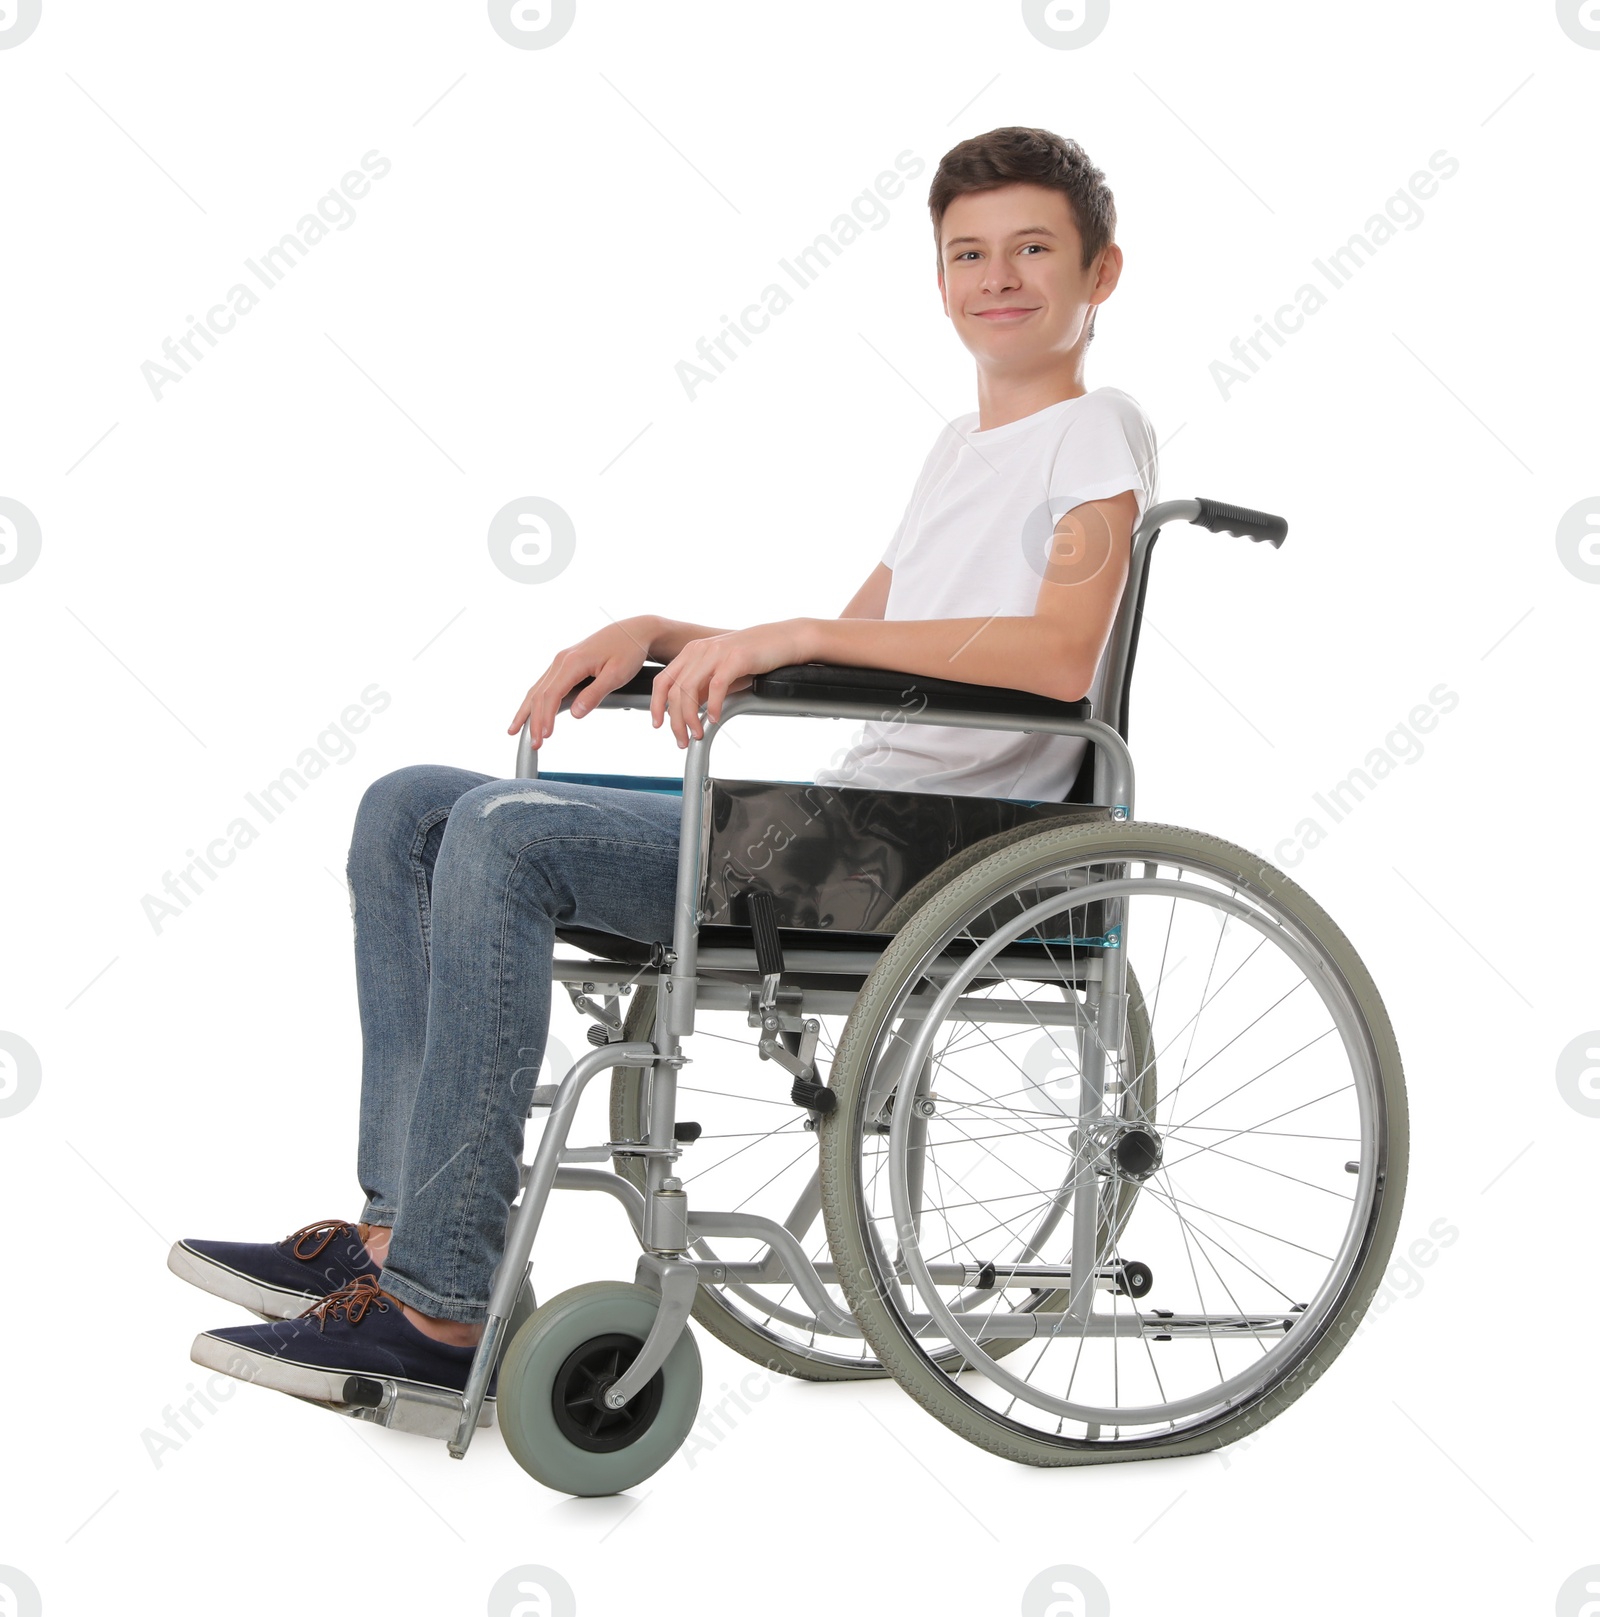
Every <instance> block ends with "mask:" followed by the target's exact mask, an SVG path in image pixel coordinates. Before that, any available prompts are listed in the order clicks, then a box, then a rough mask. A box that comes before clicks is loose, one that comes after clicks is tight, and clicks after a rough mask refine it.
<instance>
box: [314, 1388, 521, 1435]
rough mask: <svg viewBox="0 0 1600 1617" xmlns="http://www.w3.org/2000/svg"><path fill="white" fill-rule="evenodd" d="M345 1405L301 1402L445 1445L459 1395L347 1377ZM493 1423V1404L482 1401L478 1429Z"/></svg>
mask: <svg viewBox="0 0 1600 1617" xmlns="http://www.w3.org/2000/svg"><path fill="white" fill-rule="evenodd" d="M344 1396H345V1402H344V1403H342V1404H324V1403H321V1402H319V1401H318V1400H317V1399H315V1398H305V1399H302V1400H301V1402H302V1403H307V1404H314V1405H315V1406H316V1407H317V1408H318V1409H331V1410H332V1411H333V1412H334V1414H336V1415H348V1416H350V1418H351V1419H352V1420H360V1421H368V1422H370V1423H371V1424H372V1425H374V1426H388V1427H391V1428H393V1429H394V1430H395V1431H397V1432H414V1433H415V1434H416V1435H417V1436H419V1437H439V1438H443V1439H444V1440H445V1441H446V1442H448V1441H449V1440H450V1439H451V1438H452V1437H454V1436H455V1435H456V1427H457V1426H458V1425H460V1423H461V1394H460V1393H452V1392H444V1391H439V1392H428V1391H424V1390H423V1389H421V1388H415V1387H407V1388H401V1387H398V1386H396V1384H395V1383H394V1382H392V1381H385V1380H382V1379H380V1378H378V1377H376V1376H350V1377H349V1378H348V1379H347V1380H346V1381H345V1384H344ZM493 1421H494V1400H493V1399H490V1398H486V1399H484V1401H483V1408H482V1409H480V1410H479V1411H478V1425H479V1426H488V1425H491V1424H492V1423H493Z"/></svg>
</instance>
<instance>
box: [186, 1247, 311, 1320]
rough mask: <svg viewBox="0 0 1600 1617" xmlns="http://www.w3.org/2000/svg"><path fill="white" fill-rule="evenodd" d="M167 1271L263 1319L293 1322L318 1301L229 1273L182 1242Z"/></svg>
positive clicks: (226, 1267) (304, 1294)
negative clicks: (289, 1320) (290, 1320)
mask: <svg viewBox="0 0 1600 1617" xmlns="http://www.w3.org/2000/svg"><path fill="white" fill-rule="evenodd" d="M167 1267H168V1268H169V1269H170V1270H171V1271H172V1272H173V1274H175V1275H176V1276H177V1277H178V1278H179V1279H180V1280H187V1281H188V1282H189V1284H190V1285H191V1286H198V1287H199V1288H200V1290H201V1291H206V1292H210V1294H211V1295H212V1296H213V1297H220V1298H222V1299H223V1301H224V1302H230V1303H237V1304H238V1305H239V1307H241V1308H247V1309H249V1310H250V1312H251V1313H252V1314H255V1315H256V1316H257V1317H258V1318H261V1319H266V1320H273V1319H294V1318H296V1317H297V1316H299V1315H301V1314H303V1313H305V1311H306V1310H307V1309H308V1308H309V1307H310V1306H311V1305H312V1304H313V1303H314V1302H317V1301H319V1297H318V1294H317V1293H316V1292H314V1291H286V1290H284V1289H282V1288H281V1287H278V1286H266V1285H263V1284H262V1283H261V1282H260V1281H259V1280H252V1279H251V1277H250V1276H249V1275H247V1274H243V1273H241V1272H240V1271H239V1270H238V1269H230V1268H229V1267H228V1266H227V1264H225V1263H218V1262H217V1261H216V1259H215V1258H208V1257H206V1256H204V1255H203V1254H202V1253H199V1252H196V1251H194V1250H193V1249H192V1248H190V1247H188V1246H185V1245H184V1243H183V1242H182V1241H176V1242H174V1243H173V1247H172V1250H171V1251H170V1252H169V1253H168V1254H167Z"/></svg>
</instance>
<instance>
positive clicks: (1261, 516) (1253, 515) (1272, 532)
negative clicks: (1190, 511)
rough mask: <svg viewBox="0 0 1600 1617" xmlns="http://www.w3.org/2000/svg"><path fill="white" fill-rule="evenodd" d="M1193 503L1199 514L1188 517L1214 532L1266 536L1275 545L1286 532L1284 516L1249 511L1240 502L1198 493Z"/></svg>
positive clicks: (1263, 537) (1250, 537) (1287, 532)
mask: <svg viewBox="0 0 1600 1617" xmlns="http://www.w3.org/2000/svg"><path fill="white" fill-rule="evenodd" d="M1195 503H1196V504H1197V505H1198V506H1199V507H1200V514H1199V516H1197V517H1194V518H1192V519H1191V520H1192V521H1193V522H1194V523H1195V525H1196V526H1197V527H1201V528H1209V529H1210V530H1211V531H1212V532H1213V533H1236V534H1238V535H1239V536H1240V537H1241V538H1243V539H1258V540H1259V539H1265V540H1266V541H1267V543H1268V544H1270V545H1271V546H1273V548H1274V549H1276V548H1277V547H1278V546H1279V545H1281V544H1282V543H1283V541H1284V540H1285V539H1286V538H1287V537H1288V535H1289V522H1288V519H1287V518H1286V517H1275V516H1273V515H1272V514H1271V513H1270V512H1268V511H1252V510H1250V509H1249V507H1248V506H1243V505H1224V504H1223V503H1222V501H1221V500H1205V499H1199V498H1198V497H1197V499H1196V501H1195Z"/></svg>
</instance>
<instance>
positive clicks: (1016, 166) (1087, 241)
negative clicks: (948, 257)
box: [928, 126, 1117, 339]
mask: <svg viewBox="0 0 1600 1617" xmlns="http://www.w3.org/2000/svg"><path fill="white" fill-rule="evenodd" d="M1003 185H1043V186H1047V187H1048V188H1049V189H1051V190H1053V191H1060V192H1061V193H1062V195H1063V196H1065V197H1066V199H1067V205H1068V206H1069V207H1070V208H1071V209H1072V217H1073V221H1074V222H1075V223H1076V225H1077V227H1078V234H1079V236H1080V237H1082V239H1083V263H1082V265H1081V266H1080V268H1082V269H1088V267H1089V266H1090V264H1092V263H1093V262H1094V259H1095V254H1097V253H1098V252H1100V251H1101V250H1102V249H1103V248H1104V247H1105V246H1106V245H1107V244H1108V243H1110V242H1112V241H1114V240H1115V239H1116V234H1117V204H1116V201H1115V199H1114V198H1113V196H1112V194H1111V188H1110V187H1109V186H1108V185H1107V184H1106V177H1105V175H1104V174H1103V173H1101V171H1100V170H1099V169H1097V168H1096V167H1095V166H1094V164H1093V163H1092V162H1090V160H1089V154H1088V153H1087V152H1086V151H1084V149H1083V147H1081V146H1080V145H1079V144H1078V143H1077V141H1075V140H1068V139H1066V138H1065V137H1063V136H1061V135H1057V134H1053V133H1052V132H1051V131H1050V130H1048V129H1023V128H1019V127H1015V126H1013V127H1009V128H1006V129H991V130H990V131H989V132H988V134H986V135H974V136H973V137H972V138H971V139H970V140H964V141H962V142H961V144H960V145H959V146H952V147H951V148H950V150H949V151H947V152H946V153H945V154H944V156H943V157H941V158H940V159H939V167H938V169H937V170H936V171H935V173H934V176H933V184H932V185H931V186H930V187H929V188H928V212H929V213H930V214H931V215H932V216H933V251H934V257H935V259H937V260H938V263H939V268H940V270H941V272H942V271H943V269H944V260H943V258H942V256H941V255H940V252H939V233H940V230H941V229H942V227H943V224H944V215H945V210H946V209H947V208H948V207H949V206H950V204H951V203H952V202H954V201H955V199H956V198H957V197H959V196H967V195H969V194H971V193H972V192H975V191H997V190H999V189H1000V187H1001V186H1003ZM1099 312H1100V311H1099V309H1098V308H1097V309H1095V311H1094V313H1093V314H1091V315H1090V317H1089V338H1091V339H1092V338H1093V336H1094V320H1095V316H1096V315H1098V314H1099Z"/></svg>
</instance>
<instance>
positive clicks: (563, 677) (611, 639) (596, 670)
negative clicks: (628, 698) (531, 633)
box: [506, 618, 650, 747]
mask: <svg viewBox="0 0 1600 1617" xmlns="http://www.w3.org/2000/svg"><path fill="white" fill-rule="evenodd" d="M649 655H650V639H649V634H648V630H647V625H646V623H645V622H644V620H642V619H637V618H625V619H623V621H622V622H621V623H612V624H608V625H607V626H606V627H605V628H604V629H601V630H600V631H599V633H598V634H592V635H590V636H589V638H588V639H587V640H580V641H579V642H578V643H577V645H575V646H568V647H567V649H566V650H565V651H558V652H557V653H556V655H555V658H554V660H553V661H552V662H551V664H550V666H549V667H548V668H547V669H545V671H544V672H543V673H542V674H541V675H540V676H539V680H538V683H537V684H535V685H533V686H532V687H531V688H530V689H529V691H528V694H527V695H526V696H525V697H523V699H522V706H521V707H519V708H518V709H517V716H516V717H515V718H514V719H513V720H512V721H511V723H510V724H509V725H508V726H507V728H506V734H507V735H515V734H516V733H517V731H519V730H520V729H521V728H522V725H523V721H524V720H526V721H527V724H528V734H529V738H530V739H531V741H532V742H533V745H534V746H535V747H538V746H540V745H541V744H542V743H543V742H545V741H546V740H548V739H549V736H550V731H551V730H552V729H553V728H554V726H555V722H556V714H557V713H558V712H559V711H560V709H561V703H562V700H563V699H564V698H565V697H566V695H567V693H568V692H569V691H570V690H571V689H572V688H573V686H574V685H577V684H578V683H579V682H580V681H582V680H585V679H590V678H592V679H593V680H594V684H592V685H589V686H586V687H585V688H584V691H583V694H582V695H581V696H579V697H577V698H576V699H575V700H574V702H573V704H572V707H571V709H570V711H571V713H572V716H573V718H575V719H579V718H582V717H583V715H584V714H585V713H587V712H588V711H589V710H590V709H591V708H592V707H594V705H595V704H596V703H597V702H598V701H599V700H600V698H601V697H602V696H605V695H608V694H609V693H610V692H611V691H614V690H615V689H616V688H617V687H618V686H619V685H625V684H627V682H628V681H629V680H630V679H632V678H633V676H634V675H635V674H637V673H638V672H639V670H640V669H641V668H643V667H644V665H645V661H646V659H647V658H648V657H649Z"/></svg>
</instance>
